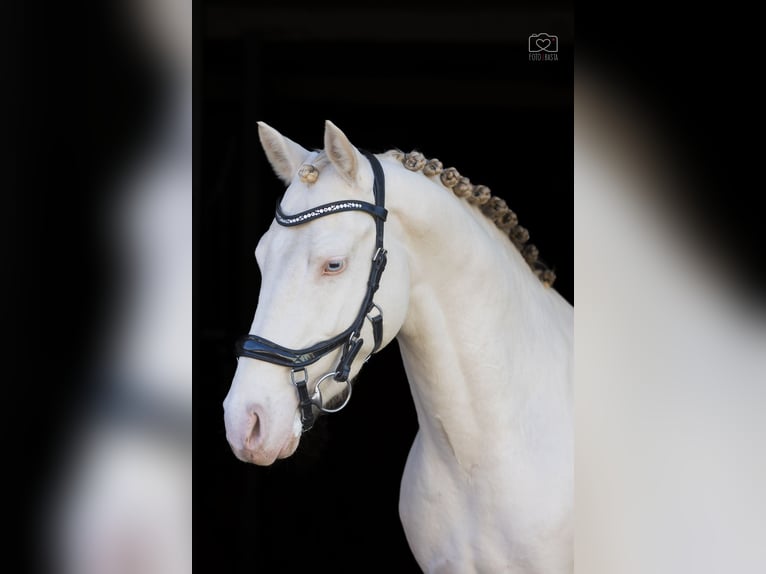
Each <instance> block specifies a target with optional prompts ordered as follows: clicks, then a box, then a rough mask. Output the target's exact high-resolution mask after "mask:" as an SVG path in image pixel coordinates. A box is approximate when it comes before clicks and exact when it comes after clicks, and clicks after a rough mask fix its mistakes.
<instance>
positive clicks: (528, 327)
mask: <svg viewBox="0 0 766 574" xmlns="http://www.w3.org/2000/svg"><path fill="white" fill-rule="evenodd" d="M259 135H260V139H261V143H262V144H263V148H264V150H265V152H266V156H267V157H268V159H269V162H270V163H271V165H272V167H273V168H274V170H275V172H276V173H277V175H278V176H279V177H280V178H281V179H282V180H283V181H284V182H285V183H286V184H287V185H288V186H289V187H288V189H287V191H286V193H285V195H284V197H283V199H282V200H281V212H283V214H282V215H281V216H278V220H279V219H280V217H281V218H282V220H281V223H280V221H275V222H274V223H272V225H271V228H270V229H269V230H268V232H267V233H266V234H264V236H263V237H262V239H261V240H260V242H259V244H258V247H257V249H256V253H255V254H256V258H257V260H258V264H259V266H260V268H261V271H262V276H263V282H262V287H261V293H260V297H259V301H258V307H257V312H256V314H255V318H254V320H253V323H252V327H251V329H250V333H251V334H253V335H251V336H250V337H251V339H252V340H257V341H265V343H262V344H261V343H259V344H258V345H260V347H259V346H258V345H256V355H254V357H255V358H256V359H257V358H260V359H262V360H254V359H253V358H249V357H248V356H245V357H241V359H240V361H239V363H238V366H237V370H236V373H235V376H234V380H233V382H232V386H231V389H230V391H229V394H228V396H227V397H226V399H225V401H224V404H223V406H224V410H225V423H226V435H227V439H228V441H229V443H230V445H231V447H232V449H233V451H234V453H235V454H236V455H237V457H239V458H240V459H241V460H244V461H247V462H253V463H256V464H260V465H268V464H271V463H272V462H274V460H276V459H277V458H284V457H288V456H290V455H291V454H292V453H293V452H294V451H295V449H296V447H297V445H298V442H299V440H300V437H301V430H302V428H304V427H305V426H306V416H305V415H306V412H305V409H302V408H301V407H305V406H306V404H307V398H306V397H307V396H309V397H312V399H313V401H314V403H315V404H316V405H318V404H324V405H325V406H326V405H327V404H328V403H329V401H330V400H332V399H333V398H335V399H336V400H337V399H338V397H334V395H338V394H342V393H344V389H346V383H332V382H322V388H321V398H319V399H318V397H319V395H318V394H317V393H316V389H315V387H316V385H317V382H318V380H319V379H320V376H321V375H324V374H325V373H330V374H334V373H336V372H337V371H338V370H339V367H340V364H341V363H342V362H343V360H344V357H342V355H344V354H347V353H348V350H349V346H350V345H348V344H344V345H342V346H341V347H340V348H337V347H336V348H333V349H332V350H330V351H329V352H327V350H326V349H323V351H325V354H323V355H321V357H319V358H317V357H314V358H313V362H311V363H310V364H309V363H306V362H305V360H304V361H303V362H302V363H300V364H299V363H298V362H297V361H299V359H298V358H296V357H298V355H292V356H291V357H292V359H291V360H293V361H294V364H296V365H299V367H300V368H297V367H296V368H292V369H291V368H290V366H289V365H288V361H287V359H285V357H281V360H283V361H284V362H283V363H282V364H280V363H279V360H280V359H279V358H277V359H275V358H274V355H275V354H276V355H279V354H280V351H279V349H281V348H282V347H284V348H285V353H284V354H285V356H287V355H289V352H288V351H289V349H302V348H304V347H309V346H312V345H314V344H315V343H317V341H326V340H328V339H332V337H333V336H335V335H336V334H338V333H342V332H343V331H344V329H347V328H348V327H349V325H351V324H352V323H354V322H355V320H356V319H355V318H358V317H363V316H364V314H365V312H366V311H367V310H368V309H369V308H370V307H369V306H365V303H364V302H363V299H364V298H365V297H366V294H365V289H366V288H367V286H368V279H369V277H370V275H371V272H370V268H371V263H370V259H371V255H372V254H373V253H374V252H376V253H377V249H376V247H377V246H378V242H377V240H376V233H377V232H378V228H379V227H382V226H383V224H382V218H381V217H376V216H375V215H372V214H371V212H370V211H369V210H368V211H367V212H363V211H362V210H360V209H351V210H348V211H345V210H340V209H337V210H336V209H335V208H331V209H330V211H331V212H332V213H331V214H329V216H327V217H325V216H324V215H327V214H326V213H323V214H321V215H320V214H317V213H316V212H315V213H314V215H313V216H310V217H308V218H305V217H304V221H302V222H301V221H292V223H293V224H295V226H294V227H293V226H286V224H285V222H286V221H287V219H285V218H288V219H289V216H285V215H284V213H287V214H296V213H299V212H310V213H311V210H314V208H316V207H317V206H320V205H324V204H328V203H330V204H332V203H333V202H340V201H343V202H349V201H350V202H359V203H362V202H366V203H367V204H372V203H373V202H376V200H377V199H378V198H377V197H374V196H373V191H372V190H373V187H374V185H375V180H376V176H375V171H374V169H373V166H374V163H377V162H374V159H371V160H368V159H367V158H366V157H365V154H363V153H362V152H360V151H359V150H358V149H356V148H355V147H354V146H353V145H352V144H351V142H350V141H349V140H348V138H347V137H346V136H345V135H344V134H343V132H341V131H340V130H339V129H338V128H337V127H336V126H335V125H333V124H332V123H331V122H329V121H328V122H326V125H325V134H324V145H325V149H324V151H322V152H316V151H314V152H310V151H308V150H306V149H304V148H303V147H301V146H300V145H298V144H297V143H295V142H293V141H291V140H290V139H288V138H286V137H284V136H282V135H281V134H280V133H279V132H277V131H276V130H274V129H273V128H271V127H269V126H267V125H266V124H264V123H259ZM376 157H377V159H378V160H379V164H378V165H380V166H382V170H383V173H384V176H385V189H386V197H385V208H386V209H387V210H388V217H387V220H386V222H385V224H384V228H385V239H384V243H385V250H387V255H388V257H387V259H388V264H387V266H386V268H385V272H384V273H383V275H382V279H381V282H380V288H379V290H378V291H377V293H374V302H375V304H376V305H377V306H378V307H379V309H380V310H381V313H382V317H383V331H382V338H381V341H379V342H380V343H381V346H385V345H386V344H388V343H389V342H391V341H392V340H393V339H394V338H395V337H396V338H397V339H398V342H399V347H400V349H401V353H402V359H403V362H404V366H405V369H406V373H407V378H408V380H409V384H410V390H411V393H412V398H413V400H414V402H415V407H416V411H417V417H418V424H419V427H420V428H419V431H418V433H417V435H416V436H415V439H414V443H413V445H412V449H411V450H410V453H409V457H408V459H407V464H406V468H405V471H404V475H403V477H402V483H401V493H400V501H399V515H400V517H401V521H402V524H403V526H404V530H405V534H406V536H407V540H408V543H409V545H410V548H411V549H412V552H413V554H414V556H415V558H416V560H417V561H418V564H419V565H420V567H421V568H422V569H423V570H424V571H426V572H458V573H468V572H488V573H497V572H517V573H522V572H523V573H541V574H548V573H556V574H560V573H565V572H572V569H573V548H572V545H573V540H572V510H573V400H572V344H573V341H572V329H573V309H572V306H571V305H570V304H569V303H568V302H567V301H566V300H564V299H563V298H562V297H561V296H560V295H559V294H558V293H557V292H556V291H555V290H554V289H552V288H550V282H551V281H552V279H553V277H552V274H551V273H550V271H548V270H546V269H545V268H544V267H542V266H541V265H540V264H539V263H538V262H537V250H536V249H535V248H534V247H532V246H530V245H528V246H527V247H526V248H524V249H520V248H521V247H523V244H524V242H525V241H526V239H527V237H528V236H527V234H526V230H524V229H523V228H522V227H521V226H519V225H517V220H516V217H515V215H514V214H513V212H511V211H510V210H509V209H508V208H507V206H506V205H505V203H504V202H503V201H502V200H499V199H497V198H491V199H490V194H489V190H488V189H487V188H486V187H484V186H473V185H472V184H470V182H469V181H468V179H467V178H461V177H460V175H459V174H458V173H457V171H456V170H454V169H452V168H450V169H447V170H445V169H443V168H442V166H441V163H440V162H439V161H438V160H430V161H427V160H426V159H425V158H424V157H423V156H422V155H421V154H419V153H416V152H413V153H410V154H406V155H405V154H402V153H401V152H398V151H390V152H387V153H385V154H380V155H378V156H376ZM377 179H382V178H377ZM450 188H451V190H452V192H451V191H450ZM378 203H379V202H378ZM371 215H372V216H371ZM298 223H304V224H302V225H298ZM509 235H510V237H511V239H510V240H509ZM368 292H369V289H368ZM360 304H361V305H362V307H363V308H362V311H361V312H360V310H359V309H360ZM360 321H361V327H360V329H359V333H357V334H358V335H359V338H360V339H361V340H363V343H362V345H361V349H360V350H359V352H358V354H356V355H355V356H353V357H351V358H352V359H353V362H352V363H351V369H350V378H351V379H353V378H354V377H355V376H356V374H357V373H358V372H359V370H360V369H361V368H362V366H363V364H364V361H365V359H366V358H368V356H369V355H370V354H371V353H372V352H373V350H374V346H375V342H376V341H375V339H376V337H374V336H373V334H372V330H373V329H372V328H371V326H370V325H369V324H368V322H367V319H365V318H362V319H361V320H360ZM254 335H257V336H254ZM271 341H274V342H276V343H278V345H277V346H275V344H274V343H271ZM275 349H276V350H275ZM304 350H305V349H304ZM258 353H260V354H258ZM269 353H271V356H269ZM240 354H245V355H246V353H244V352H243V353H240ZM318 354H319V353H318ZM302 357H303V359H305V356H302ZM303 359H301V360H303ZM306 365H307V366H306ZM304 368H305V370H304ZM296 373H298V376H297V377H296ZM328 376H329V375H328ZM291 377H292V380H293V381H295V382H297V385H295V386H294V385H293V384H291ZM296 378H297V381H296ZM304 378H305V381H306V390H305V392H304V393H303V394H301V393H300V392H296V389H298V390H299V391H300V388H299V387H300V386H301V384H302V380H303V379H304ZM299 401H300V403H301V404H299ZM322 401H324V402H322ZM309 410H310V411H312V413H309V415H312V414H313V413H315V412H316V410H317V409H316V406H313V407H310V408H309ZM302 415H304V416H302Z"/></svg>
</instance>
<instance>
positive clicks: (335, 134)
mask: <svg viewBox="0 0 766 574" xmlns="http://www.w3.org/2000/svg"><path fill="white" fill-rule="evenodd" d="M324 151H325V153H326V154H327V157H328V158H330V161H331V162H332V164H333V165H334V166H335V169H337V170H338V173H340V175H341V177H343V179H345V180H346V181H347V182H348V183H350V184H352V185H353V184H354V183H355V182H356V176H357V172H358V169H359V158H360V154H359V151H357V149H356V148H355V147H354V146H353V144H352V143H351V142H350V141H349V139H348V138H347V137H346V134H344V133H343V132H342V131H340V129H339V128H338V126H336V125H335V124H334V123H332V122H331V121H330V120H326V121H325V124H324Z"/></svg>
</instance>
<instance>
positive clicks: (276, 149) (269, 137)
mask: <svg viewBox="0 0 766 574" xmlns="http://www.w3.org/2000/svg"><path fill="white" fill-rule="evenodd" d="M258 137H259V138H260V140H261V145H262V146H263V151H264V152H266V157H267V158H268V160H269V163H270V164H271V167H272V168H273V169H274V173H276V174H277V176H278V177H279V178H280V179H281V180H282V181H284V182H285V183H286V184H287V185H290V183H291V182H292V181H293V176H295V172H297V171H298V168H299V167H300V165H301V164H302V163H303V161H304V160H305V159H306V157H307V156H308V155H309V153H310V152H309V151H308V150H307V149H304V148H303V146H301V145H299V144H297V143H295V142H294V141H293V140H291V139H290V138H286V137H285V136H283V135H282V134H281V133H279V132H278V131H277V130H275V129H274V128H272V127H271V126H269V125H267V124H265V123H264V122H258Z"/></svg>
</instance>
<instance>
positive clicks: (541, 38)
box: [529, 32, 559, 52]
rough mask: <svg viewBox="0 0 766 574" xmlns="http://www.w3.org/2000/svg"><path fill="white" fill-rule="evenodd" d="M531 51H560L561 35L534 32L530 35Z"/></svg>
mask: <svg viewBox="0 0 766 574" xmlns="http://www.w3.org/2000/svg"><path fill="white" fill-rule="evenodd" d="M529 51H530V52H558V51H559V37H558V36H554V35H553V34H546V33H545V32H540V33H539V34H532V35H531V36H530V37H529Z"/></svg>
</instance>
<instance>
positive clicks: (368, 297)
mask: <svg viewBox="0 0 766 574" xmlns="http://www.w3.org/2000/svg"><path fill="white" fill-rule="evenodd" d="M362 153H363V154H364V155H365V157H367V159H368V160H369V162H370V165H371V166H372V172H373V174H374V176H375V182H374V184H373V193H374V195H375V205H373V204H371V203H367V202H366V201H357V200H346V201H336V202H333V203H326V204H324V205H320V206H318V207H315V208H314V209H309V210H308V211H302V212H301V213H296V214H295V215H286V214H285V213H284V212H283V211H282V208H281V207H280V204H279V202H277V212H276V218H275V219H276V222H277V223H278V224H279V225H282V226H284V227H294V226H296V225H303V224H304V223H309V222H310V221H313V220H315V219H318V218H320V217H325V216H327V215H333V214H334V213H341V212H344V211H363V212H365V213H368V214H370V215H371V216H372V217H373V218H374V219H375V250H374V252H373V253H374V255H373V258H372V265H371V267H370V276H369V279H368V280H367V291H366V293H365V295H364V300H363V301H362V306H361V308H360V309H359V313H357V315H356V318H355V319H354V321H353V323H351V325H350V326H349V327H348V328H347V329H346V330H345V331H343V332H341V333H339V334H337V335H336V336H334V337H332V338H330V339H327V340H325V341H321V342H319V343H316V344H315V345H311V346H310V347H306V348H304V349H288V348H287V347H282V346H281V345H277V344H276V343H274V342H272V341H269V340H268V339H264V338H263V337H259V336H257V335H245V336H244V337H242V338H240V339H239V340H238V341H237V343H236V347H235V350H236V354H237V357H250V358H251V359H257V360H259V361H266V362H267V363H272V364H274V365H281V366H283V367H290V380H291V381H292V383H293V385H295V388H296V389H297V390H298V399H299V400H300V412H301V423H302V425H303V432H306V431H307V430H309V429H310V428H311V427H312V426H313V425H314V421H315V415H314V407H316V408H317V409H319V412H320V413H335V412H338V411H339V410H341V409H342V408H343V407H345V406H346V405H347V404H348V401H349V399H351V383H350V381H349V380H348V379H349V375H350V373H351V364H352V363H353V362H354V359H355V358H356V356H357V354H358V353H359V349H361V348H362V344H363V343H364V339H362V337H361V334H362V327H363V326H364V321H365V319H366V320H368V321H369V322H370V324H371V325H372V336H373V341H374V345H373V348H372V351H371V352H370V354H369V355H368V356H367V358H366V359H365V360H364V361H365V363H366V362H367V361H368V360H369V358H370V357H371V356H372V355H373V354H374V353H375V352H376V351H377V350H378V349H379V348H380V344H381V342H382V340H383V312H382V311H381V309H380V307H378V306H377V305H376V304H375V303H374V302H373V297H374V296H375V292H376V291H377V290H378V286H379V285H380V277H381V275H383V270H384V269H385V268H386V250H385V249H384V248H383V224H384V222H385V221H386V216H387V215H388V212H387V211H386V208H385V204H386V182H385V178H384V176H383V168H382V167H381V165H380V162H379V161H378V159H377V158H376V157H375V156H374V155H372V154H371V153H368V152H366V151H362ZM339 347H340V348H341V349H342V352H341V356H340V360H339V361H338V365H337V367H336V368H335V370H334V371H332V372H330V373H327V374H325V375H323V376H322V377H320V379H319V380H318V381H317V383H316V385H315V387H314V392H313V394H312V395H309V392H308V386H307V385H308V381H309V378H308V371H307V370H306V367H308V366H309V365H311V364H313V363H316V362H317V361H318V360H319V359H321V358H322V357H324V356H325V355H327V354H329V353H331V352H332V351H334V350H335V349H337V348H339ZM331 377H332V378H333V379H334V380H336V381H338V382H345V383H346V386H347V387H348V390H347V394H346V398H345V399H344V401H343V404H341V405H340V406H339V407H337V408H333V409H330V408H327V407H325V406H324V404H323V400H322V391H321V384H322V383H323V382H324V381H325V380H327V379H329V378H331Z"/></svg>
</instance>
